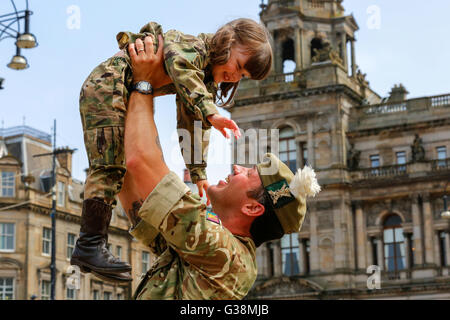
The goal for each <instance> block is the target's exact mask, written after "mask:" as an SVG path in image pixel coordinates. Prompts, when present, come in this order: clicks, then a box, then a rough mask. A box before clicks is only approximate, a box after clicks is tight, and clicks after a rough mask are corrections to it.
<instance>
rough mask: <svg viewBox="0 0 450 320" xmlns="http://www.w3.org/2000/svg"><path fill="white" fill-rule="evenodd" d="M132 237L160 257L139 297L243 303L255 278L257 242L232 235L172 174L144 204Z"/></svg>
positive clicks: (145, 278) (139, 292)
mask: <svg viewBox="0 0 450 320" xmlns="http://www.w3.org/2000/svg"><path fill="white" fill-rule="evenodd" d="M139 216H140V217H141V218H142V220H141V221H140V222H139V223H138V224H137V226H136V227H135V228H134V229H132V230H131V231H130V232H131V234H132V235H133V236H134V237H135V238H137V239H138V240H140V241H141V242H143V243H144V244H145V245H148V246H149V247H150V249H151V251H152V252H153V253H154V254H156V255H157V256H158V259H157V260H156V261H155V262H154V264H153V265H152V267H151V268H150V270H149V271H148V272H147V274H146V275H145V277H144V278H143V279H142V280H141V282H140V284H139V286H138V288H137V290H136V292H135V295H134V298H135V299H189V300H200V299H242V298H244V297H245V296H246V295H247V293H248V291H249V290H250V288H251V287H252V285H253V283H254V281H255V279H256V275H257V267H256V258H255V251H256V248H255V244H254V242H253V240H252V239H250V238H246V237H240V236H235V235H233V234H232V233H231V232H230V231H229V230H227V229H226V228H224V227H223V226H222V224H221V222H220V220H219V219H218V217H217V216H216V215H215V214H214V213H212V212H209V211H207V210H206V207H205V205H204V204H202V203H201V202H200V197H199V196H198V195H197V194H192V193H191V192H190V190H189V188H188V187H187V186H186V185H185V184H184V183H183V182H182V181H181V179H180V178H179V177H178V176H177V175H176V174H175V173H173V172H170V173H169V174H167V175H166V176H165V177H164V178H163V179H162V180H161V181H160V183H159V184H158V185H157V186H156V188H155V189H154V190H153V191H152V192H151V193H150V195H149V196H148V197H147V199H146V200H145V202H144V203H143V205H142V207H141V209H140V211H139Z"/></svg>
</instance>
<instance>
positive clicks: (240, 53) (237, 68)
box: [212, 45, 250, 84]
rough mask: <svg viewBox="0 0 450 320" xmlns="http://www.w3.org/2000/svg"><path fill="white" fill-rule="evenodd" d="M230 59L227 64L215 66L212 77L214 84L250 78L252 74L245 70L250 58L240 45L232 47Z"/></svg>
mask: <svg viewBox="0 0 450 320" xmlns="http://www.w3.org/2000/svg"><path fill="white" fill-rule="evenodd" d="M230 51H231V52H230V58H229V59H228V61H227V62H226V63H225V64H222V65H214V66H213V67H212V75H213V77H214V82H215V83H217V84H219V83H221V82H238V81H239V80H241V79H242V78H243V77H247V78H250V73H249V72H248V71H247V70H245V69H244V66H245V64H246V63H247V60H248V59H249V56H248V55H247V54H246V53H245V51H244V49H243V47H242V46H240V45H236V46H233V47H231V50H230Z"/></svg>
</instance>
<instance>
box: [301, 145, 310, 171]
mask: <svg viewBox="0 0 450 320" xmlns="http://www.w3.org/2000/svg"><path fill="white" fill-rule="evenodd" d="M300 148H301V155H302V166H303V167H304V166H306V165H308V147H307V143H306V142H302V143H301V144H300Z"/></svg>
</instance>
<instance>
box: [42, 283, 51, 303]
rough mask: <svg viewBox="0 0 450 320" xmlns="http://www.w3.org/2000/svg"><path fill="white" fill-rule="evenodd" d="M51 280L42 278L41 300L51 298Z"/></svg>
mask: <svg viewBox="0 0 450 320" xmlns="http://www.w3.org/2000/svg"><path fill="white" fill-rule="evenodd" d="M50 284H51V283H50V281H48V280H42V282H41V300H50Z"/></svg>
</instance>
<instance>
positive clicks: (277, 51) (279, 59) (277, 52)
mask: <svg viewBox="0 0 450 320" xmlns="http://www.w3.org/2000/svg"><path fill="white" fill-rule="evenodd" d="M274 44H275V48H274V58H275V64H274V66H275V74H281V73H283V47H282V45H281V42H280V40H279V39H275V40H274Z"/></svg>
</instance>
